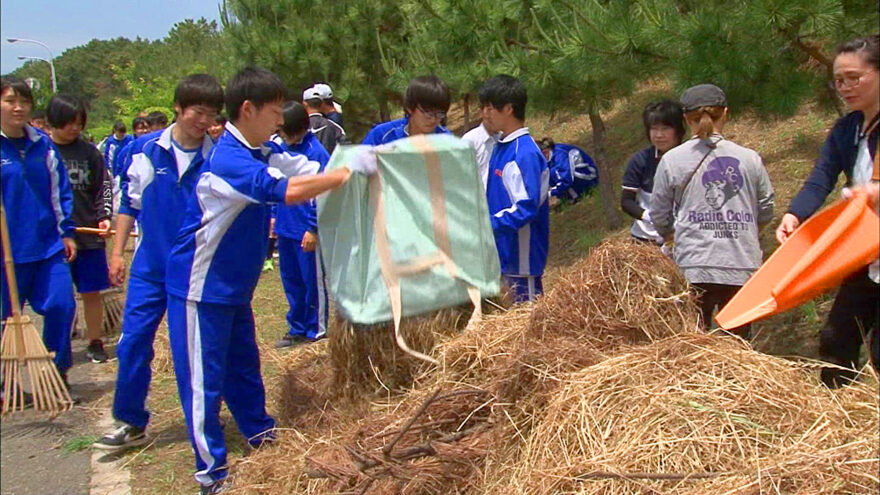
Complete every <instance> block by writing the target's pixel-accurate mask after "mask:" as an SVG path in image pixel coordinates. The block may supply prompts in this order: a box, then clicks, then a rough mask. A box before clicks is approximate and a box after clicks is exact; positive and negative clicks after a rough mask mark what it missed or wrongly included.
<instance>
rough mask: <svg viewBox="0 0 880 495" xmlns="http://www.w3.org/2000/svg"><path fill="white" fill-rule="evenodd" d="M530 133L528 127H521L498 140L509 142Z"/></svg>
mask: <svg viewBox="0 0 880 495" xmlns="http://www.w3.org/2000/svg"><path fill="white" fill-rule="evenodd" d="M528 134H529V128H528V127H520V128H519V129H517V130H515V131H513V132H511V133H510V134H508V135H506V136H504V137H503V138H499V139H498V142H499V143H509V142H511V141H513V140H515V139H516V138H518V137H521V136H527V135H528Z"/></svg>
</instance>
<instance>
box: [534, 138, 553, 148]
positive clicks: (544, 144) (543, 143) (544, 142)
mask: <svg viewBox="0 0 880 495" xmlns="http://www.w3.org/2000/svg"><path fill="white" fill-rule="evenodd" d="M554 146H556V143H555V142H554V141H553V140H552V139H550V138H548V137H545V138H543V139H541V140H540V141H538V147H539V148H541V150H542V151H543V150H552V149H553V147H554Z"/></svg>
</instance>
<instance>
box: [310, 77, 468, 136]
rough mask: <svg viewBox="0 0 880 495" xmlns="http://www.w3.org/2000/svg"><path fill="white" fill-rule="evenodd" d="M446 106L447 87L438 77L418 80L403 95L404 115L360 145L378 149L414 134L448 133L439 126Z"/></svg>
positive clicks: (377, 128)
mask: <svg viewBox="0 0 880 495" xmlns="http://www.w3.org/2000/svg"><path fill="white" fill-rule="evenodd" d="M449 103H450V98H449V88H448V87H446V84H444V83H443V81H441V80H440V78H439V77H437V76H434V75H431V76H421V77H417V78H415V79H413V80H412V81H410V82H409V86H407V88H406V93H404V95H403V109H404V110H405V111H406V116H405V117H404V118H402V119H397V120H392V121H390V122H385V123H382V124H378V125H376V126H374V127H373V128H372V129H371V130H370V132H368V133H367V136H366V137H365V138H364V140H363V141H362V142H361V144H368V145H371V146H377V145H380V144H385V143H390V142H391V141H396V140H398V139H403V138H406V137H410V136H413V135H416V134H450V132H449V130H448V129H446V128H445V127H443V126H442V125H441V123H442V122H443V119H445V118H446V112H448V111H449ZM327 151H330V150H327Z"/></svg>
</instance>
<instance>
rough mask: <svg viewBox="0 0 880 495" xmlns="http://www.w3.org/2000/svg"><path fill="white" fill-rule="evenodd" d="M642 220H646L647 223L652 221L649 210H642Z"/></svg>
mask: <svg viewBox="0 0 880 495" xmlns="http://www.w3.org/2000/svg"><path fill="white" fill-rule="evenodd" d="M642 221H643V222H647V223H654V221H653V220H651V212H650V211H648V210H645V211H643V212H642Z"/></svg>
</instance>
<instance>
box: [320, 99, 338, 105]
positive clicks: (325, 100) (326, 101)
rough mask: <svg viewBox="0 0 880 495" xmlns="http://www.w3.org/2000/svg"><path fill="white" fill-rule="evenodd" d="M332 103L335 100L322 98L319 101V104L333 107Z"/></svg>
mask: <svg viewBox="0 0 880 495" xmlns="http://www.w3.org/2000/svg"><path fill="white" fill-rule="evenodd" d="M334 101H335V100H333V98H324V99H323V100H321V103H323V104H325V105H333V103H334Z"/></svg>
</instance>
